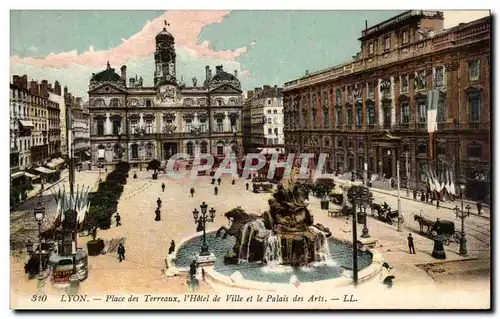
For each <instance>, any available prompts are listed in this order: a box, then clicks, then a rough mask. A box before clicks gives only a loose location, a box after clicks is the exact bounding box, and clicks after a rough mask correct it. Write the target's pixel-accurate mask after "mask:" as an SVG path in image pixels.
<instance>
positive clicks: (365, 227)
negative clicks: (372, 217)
mask: <svg viewBox="0 0 500 319" xmlns="http://www.w3.org/2000/svg"><path fill="white" fill-rule="evenodd" d="M362 209H363V215H364V216H365V220H364V225H363V233H362V234H361V238H370V237H371V236H370V233H369V230H368V226H366V223H367V220H368V216H367V214H366V203H364V205H363V207H362Z"/></svg>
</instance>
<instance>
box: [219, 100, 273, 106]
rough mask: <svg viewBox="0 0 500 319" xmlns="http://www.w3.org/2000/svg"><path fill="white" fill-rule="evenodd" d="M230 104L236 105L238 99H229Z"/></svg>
mask: <svg viewBox="0 0 500 319" xmlns="http://www.w3.org/2000/svg"><path fill="white" fill-rule="evenodd" d="M267 104H269V103H267ZM229 106H236V100H235V99H231V100H229Z"/></svg>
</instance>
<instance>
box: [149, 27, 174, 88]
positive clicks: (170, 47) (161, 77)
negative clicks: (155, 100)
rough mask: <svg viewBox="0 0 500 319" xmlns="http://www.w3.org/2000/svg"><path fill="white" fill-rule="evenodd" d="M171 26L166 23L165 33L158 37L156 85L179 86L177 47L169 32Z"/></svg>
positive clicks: (162, 32)
mask: <svg viewBox="0 0 500 319" xmlns="http://www.w3.org/2000/svg"><path fill="white" fill-rule="evenodd" d="M168 25H169V24H168V23H167V21H165V27H164V28H163V31H161V32H160V33H158V34H157V35H156V52H155V72H154V84H155V86H156V87H157V88H158V87H159V86H161V85H165V84H170V85H173V86H177V81H176V78H175V56H176V55H175V47H174V43H175V40H174V37H173V36H172V34H170V33H169V32H168V31H167V26H168Z"/></svg>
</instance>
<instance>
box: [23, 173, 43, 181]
mask: <svg viewBox="0 0 500 319" xmlns="http://www.w3.org/2000/svg"><path fill="white" fill-rule="evenodd" d="M24 176H26V177H29V178H31V179H37V178H39V177H40V175H33V174H31V173H28V172H25V173H24Z"/></svg>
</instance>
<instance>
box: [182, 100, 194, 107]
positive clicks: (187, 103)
mask: <svg viewBox="0 0 500 319" xmlns="http://www.w3.org/2000/svg"><path fill="white" fill-rule="evenodd" d="M184 104H185V105H186V106H191V105H192V104H193V100H191V99H185V100H184Z"/></svg>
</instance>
